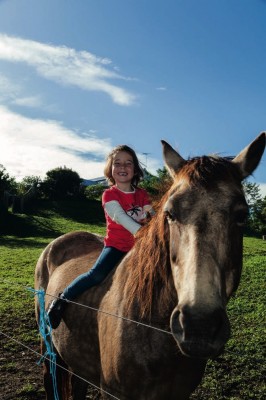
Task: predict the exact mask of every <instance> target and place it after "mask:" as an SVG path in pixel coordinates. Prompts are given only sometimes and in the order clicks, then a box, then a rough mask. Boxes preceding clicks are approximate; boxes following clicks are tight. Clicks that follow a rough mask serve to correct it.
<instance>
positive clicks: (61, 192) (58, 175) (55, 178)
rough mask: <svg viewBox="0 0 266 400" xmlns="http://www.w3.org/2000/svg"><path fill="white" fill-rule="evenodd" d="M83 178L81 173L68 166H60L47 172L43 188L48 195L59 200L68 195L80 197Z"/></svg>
mask: <svg viewBox="0 0 266 400" xmlns="http://www.w3.org/2000/svg"><path fill="white" fill-rule="evenodd" d="M81 182H82V179H81V178H80V176H79V174H78V173H77V172H75V171H72V169H69V168H66V167H58V168H55V169H51V170H50V171H48V172H46V177H45V179H44V181H43V182H42V184H41V190H42V192H43V193H44V195H45V196H46V197H48V198H49V199H53V200H59V199H63V198H66V197H71V198H73V197H75V198H76V197H78V196H79V195H80V184H81Z"/></svg>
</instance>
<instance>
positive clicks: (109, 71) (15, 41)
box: [0, 34, 136, 106]
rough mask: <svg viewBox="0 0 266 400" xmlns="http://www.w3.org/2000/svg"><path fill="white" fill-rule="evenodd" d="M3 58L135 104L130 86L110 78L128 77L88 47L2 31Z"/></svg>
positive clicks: (55, 78) (40, 72)
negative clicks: (21, 37) (120, 84)
mask: <svg viewBox="0 0 266 400" xmlns="http://www.w3.org/2000/svg"><path fill="white" fill-rule="evenodd" d="M0 59H2V60H5V61H10V62H13V63H18V62H21V63H26V64H28V65H29V66H31V67H33V68H35V70H36V71H37V73H38V74H39V75H40V76H42V77H44V78H46V79H50V80H53V81H55V82H57V83H61V84H65V85H74V86H77V87H79V88H81V89H84V90H89V91H100V92H104V93H106V94H108V95H109V96H110V97H111V98H112V100H113V101H114V102H115V103H117V104H119V105H123V106H128V105H131V104H133V103H134V101H135V99H136V98H135V96H134V95H133V94H132V93H130V92H129V91H127V90H126V89H124V88H122V87H120V86H117V85H113V84H111V83H110V82H109V80H111V79H115V80H125V79H126V80H127V79H128V78H125V77H123V76H121V75H119V74H118V73H117V72H116V71H115V68H111V65H112V62H111V61H110V60H109V59H107V58H100V57H97V56H95V55H93V54H91V53H89V52H87V51H76V50H75V49H71V48H68V47H65V46H53V45H50V44H49V45H48V44H43V43H39V42H36V41H33V40H25V39H20V38H17V37H10V36H7V35H4V34H0Z"/></svg>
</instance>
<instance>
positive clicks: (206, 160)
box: [176, 156, 241, 187]
mask: <svg viewBox="0 0 266 400" xmlns="http://www.w3.org/2000/svg"><path fill="white" fill-rule="evenodd" d="M176 180H177V181H178V180H181V181H186V182H187V183H188V184H189V185H202V186H206V187H214V186H216V184H217V182H219V181H238V182H240V181H241V177H240V173H239V170H238V168H237V167H236V166H235V165H234V164H233V163H232V162H231V161H230V160H228V159H226V158H222V157H218V156H202V157H194V158H191V159H190V160H188V161H187V162H186V163H185V164H184V165H183V167H182V168H181V170H180V171H178V173H177V175H176Z"/></svg>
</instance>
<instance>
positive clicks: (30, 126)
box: [0, 106, 112, 181]
mask: <svg viewBox="0 0 266 400" xmlns="http://www.w3.org/2000/svg"><path fill="white" fill-rule="evenodd" d="M0 120H1V147H0V164H2V165H3V166H4V167H5V168H6V170H7V172H8V173H9V175H10V176H13V177H15V179H16V180H18V181H20V180H21V179H23V178H24V177H25V176H29V175H34V176H40V177H41V178H44V176H45V174H46V172H47V171H49V170H50V169H54V168H57V167H63V166H66V167H67V168H71V169H72V170H74V171H76V172H78V174H79V175H80V177H81V178H84V179H89V178H95V177H97V176H101V175H102V171H103V167H104V164H105V157H106V155H107V154H108V153H109V152H110V150H111V148H112V146H111V143H110V140H109V139H99V138H97V137H95V136H93V135H92V134H89V133H85V134H77V133H76V132H74V131H71V130H69V129H67V128H65V127H64V126H63V125H62V124H61V123H60V122H58V121H55V120H41V119H30V118H27V117H24V116H22V115H20V114H17V113H14V112H12V111H10V110H9V109H7V108H6V107H4V106H0Z"/></svg>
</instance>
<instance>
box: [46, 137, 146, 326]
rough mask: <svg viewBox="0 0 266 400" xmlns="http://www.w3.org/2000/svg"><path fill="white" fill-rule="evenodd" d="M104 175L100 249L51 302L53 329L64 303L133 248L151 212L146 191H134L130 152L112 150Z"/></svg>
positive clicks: (135, 170)
mask: <svg viewBox="0 0 266 400" xmlns="http://www.w3.org/2000/svg"><path fill="white" fill-rule="evenodd" d="M104 175H105V177H106V178H107V179H108V182H109V185H110V188H109V189H106V190H105V191H104V193H103V196H102V205H103V208H104V213H105V218H106V236H105V238H104V248H103V250H102V252H101V254H100V256H99V258H98V259H97V261H96V263H95V264H94V266H93V267H92V269H91V270H89V271H88V272H86V273H84V274H82V275H80V276H78V277H77V278H76V279H74V281H73V282H72V283H71V284H70V285H69V286H68V287H66V289H65V290H64V291H63V293H61V294H60V295H59V297H58V298H56V299H55V300H53V301H52V303H51V305H50V307H49V310H48V316H49V320H50V324H51V326H52V328H54V329H55V328H57V327H58V325H59V324H60V321H61V319H62V314H63V311H64V309H65V307H66V306H67V301H68V300H73V299H74V298H76V297H77V296H79V295H80V294H82V293H83V292H84V291H85V290H87V289H89V288H90V287H92V286H95V285H98V284H99V283H101V282H102V281H103V280H104V279H105V278H106V276H107V275H108V274H109V272H110V271H111V270H112V269H113V268H114V267H115V266H116V265H117V264H118V263H119V262H120V261H121V260H122V258H123V257H124V256H125V254H126V253H127V252H128V251H129V250H130V249H131V248H132V247H133V245H134V235H135V234H136V233H137V231H138V230H139V229H140V227H141V225H142V224H143V223H144V222H145V219H146V217H147V213H148V214H150V216H152V215H153V214H154V211H153V209H152V206H151V205H150V202H149V198H148V194H147V192H146V190H144V189H140V188H138V183H139V181H140V179H141V178H142V177H143V171H142V169H141V167H140V164H139V161H138V158H137V156H136V153H135V152H134V150H132V149H131V148H130V147H128V146H126V145H120V146H117V147H115V148H114V149H113V151H112V152H111V153H110V154H109V156H108V157H107V161H106V165H105V168H104Z"/></svg>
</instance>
